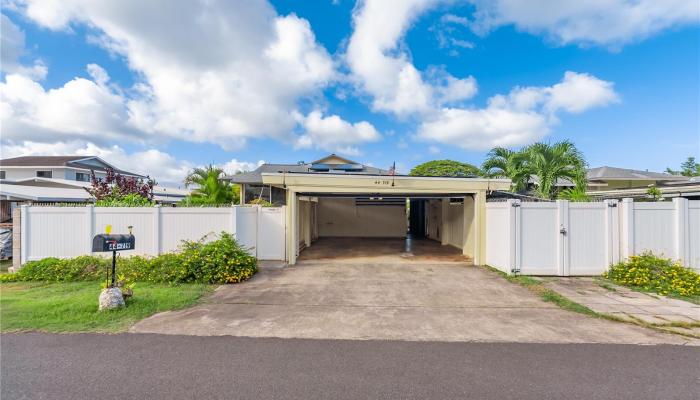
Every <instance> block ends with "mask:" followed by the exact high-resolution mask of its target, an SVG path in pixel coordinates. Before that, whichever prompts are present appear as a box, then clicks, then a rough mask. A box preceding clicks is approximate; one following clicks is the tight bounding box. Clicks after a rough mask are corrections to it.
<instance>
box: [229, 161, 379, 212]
mask: <svg viewBox="0 0 700 400" xmlns="http://www.w3.org/2000/svg"><path fill="white" fill-rule="evenodd" d="M275 172H288V173H302V172H303V173H313V174H355V175H358V174H359V175H390V174H392V172H391V171H389V170H385V169H380V168H375V167H372V166H369V165H364V164H360V163H358V162H355V161H352V160H349V159H347V158H343V157H340V156H338V155H335V154H330V155H328V156H326V157H324V158H321V159H320V160H316V161H313V162H311V163H305V162H303V161H302V162H298V163H296V164H262V165H261V166H259V167H258V168H257V169H255V170H254V171H250V172H243V173H239V174H235V175H229V176H226V177H225V178H224V179H226V180H228V181H230V182H231V183H236V184H238V185H239V186H240V188H241V196H240V199H241V200H240V201H241V204H248V203H250V202H251V201H252V200H255V199H263V200H267V201H269V202H270V203H273V204H277V205H283V204H285V201H286V195H285V190H283V189H280V188H277V187H274V186H271V185H265V184H264V183H263V179H262V174H265V173H275Z"/></svg>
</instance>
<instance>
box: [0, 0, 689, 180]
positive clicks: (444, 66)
mask: <svg viewBox="0 0 700 400" xmlns="http://www.w3.org/2000/svg"><path fill="white" fill-rule="evenodd" d="M0 1H1V2H0V5H1V8H2V10H1V12H2V17H1V18H2V19H1V21H0V23H1V28H2V29H1V39H2V43H1V50H2V63H1V65H0V156H1V157H2V158H8V157H15V156H22V155H73V154H78V155H97V156H100V157H102V158H103V159H105V160H106V161H108V162H111V163H112V164H114V165H116V166H118V167H120V168H122V169H125V170H129V171H133V172H137V173H143V174H148V175H150V176H152V177H155V178H156V179H157V180H158V181H159V182H161V183H164V184H170V185H181V183H182V179H183V177H184V176H185V175H186V174H187V172H188V171H189V170H190V169H191V168H193V167H197V166H203V165H208V164H213V165H217V166H221V167H222V168H224V169H225V170H226V171H227V172H228V173H235V172H236V171H239V170H250V169H254V168H256V167H257V165H259V164H260V163H262V162H276V163H296V162H299V161H306V162H310V161H313V160H316V159H319V158H321V157H323V156H325V155H326V154H328V153H336V154H340V155H343V156H345V157H348V158H350V159H353V160H356V161H359V162H363V163H366V164H370V165H374V166H377V167H381V168H388V167H390V166H391V165H392V164H393V163H396V167H397V170H398V171H399V172H402V173H407V172H408V171H409V170H410V169H411V168H412V167H413V166H415V165H417V164H420V163H422V162H425V161H429V160H434V159H453V160H458V161H462V162H468V163H472V164H475V165H480V164H481V163H482V162H483V161H484V158H485V156H486V153H487V152H488V150H489V149H491V148H493V147H494V146H503V147H508V148H512V149H518V148H521V147H523V146H527V145H529V144H531V143H534V142H537V141H545V142H555V141H560V140H570V141H572V142H574V143H575V144H576V146H577V147H578V148H579V149H580V150H581V151H583V153H584V155H585V157H586V159H587V161H588V164H589V165H590V166H591V167H597V166H603V165H608V166H616V167H623V168H634V169H642V170H652V171H663V170H664V169H665V168H666V167H673V168H675V169H677V168H678V166H679V164H680V163H681V162H682V161H683V160H684V159H685V158H686V157H688V156H695V157H697V158H700V2H698V1H697V0H667V1H663V2H659V1H657V0H634V1H633V0H595V1H587V2H581V1H578V0H559V1H556V2H552V1H547V0H529V1H526V0H490V1H485V0H484V1H482V0H463V1H458V0H443V1H439V0H405V1H398V0H397V1H388V0H367V1H358V2H354V1H350V0H316V1H294V0H279V1H270V2H268V1H224V0H192V1H187V2H182V3H179V4H178V5H177V6H174V2H172V1H169V0H149V1H147V2H144V1H140V0H138V1H137V0H114V1H107V0H105V1H93V0H62V1H58V0H0Z"/></svg>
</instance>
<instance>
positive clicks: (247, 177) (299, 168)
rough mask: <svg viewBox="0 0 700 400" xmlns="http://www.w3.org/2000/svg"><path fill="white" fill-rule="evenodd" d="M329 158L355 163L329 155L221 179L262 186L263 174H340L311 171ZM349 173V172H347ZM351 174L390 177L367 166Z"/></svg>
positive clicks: (267, 166)
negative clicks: (308, 161)
mask: <svg viewBox="0 0 700 400" xmlns="http://www.w3.org/2000/svg"><path fill="white" fill-rule="evenodd" d="M329 157H337V158H340V159H342V160H343V161H348V164H354V163H355V161H352V160H347V159H344V158H342V157H338V156H336V155H334V154H331V155H330V156H328V157H324V158H322V159H320V160H317V161H314V162H313V163H303V164H262V165H261V166H259V167H258V168H257V169H255V170H254V171H250V172H243V173H240V174H235V175H227V176H225V177H224V178H223V179H226V180H230V181H231V182H233V183H245V184H262V183H263V179H262V174H264V173H277V172H291V173H312V174H329V173H334V174H337V173H342V172H340V171H336V170H332V169H331V170H329V171H315V170H312V169H311V168H312V166H313V165H315V164H319V161H325V160H327V159H328V158H329ZM348 173H350V172H348ZM352 174H361V175H390V173H389V171H388V170H385V169H381V168H375V167H371V166H368V165H362V170H353V171H352Z"/></svg>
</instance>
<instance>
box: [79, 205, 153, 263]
mask: <svg viewBox="0 0 700 400" xmlns="http://www.w3.org/2000/svg"><path fill="white" fill-rule="evenodd" d="M89 208H91V209H93V212H94V216H93V225H92V232H93V233H94V234H98V233H105V229H106V227H107V225H112V233H129V226H131V227H132V228H131V231H132V233H133V234H134V236H135V237H136V249H134V250H133V251H130V252H128V254H129V255H134V256H135V255H149V254H157V243H156V229H157V227H156V226H154V220H153V214H154V210H156V207H89Z"/></svg>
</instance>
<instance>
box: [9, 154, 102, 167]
mask: <svg viewBox="0 0 700 400" xmlns="http://www.w3.org/2000/svg"><path fill="white" fill-rule="evenodd" d="M86 158H90V157H86V156H24V157H14V158H6V159H4V160H0V167H64V166H65V165H66V164H67V163H69V162H71V161H76V160H84V159H86Z"/></svg>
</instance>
